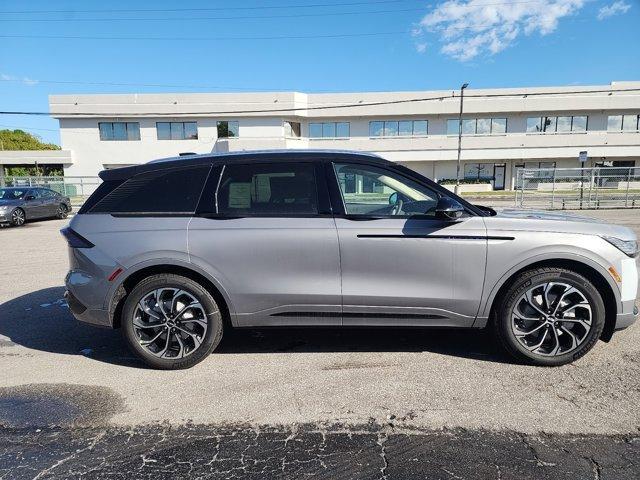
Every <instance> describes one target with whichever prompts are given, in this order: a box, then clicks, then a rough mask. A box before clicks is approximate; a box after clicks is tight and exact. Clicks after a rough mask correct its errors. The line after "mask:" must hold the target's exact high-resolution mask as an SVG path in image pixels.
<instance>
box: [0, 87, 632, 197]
mask: <svg viewBox="0 0 640 480" xmlns="http://www.w3.org/2000/svg"><path fill="white" fill-rule="evenodd" d="M49 103H50V111H51V112H52V113H51V115H52V116H53V117H55V118H57V119H59V121H60V137H61V142H62V149H63V151H64V152H66V153H65V154H64V155H62V154H59V155H61V157H60V158H62V159H63V160H64V170H65V175H68V176H94V175H97V173H98V172H99V171H100V170H102V169H109V168H116V167H119V166H125V165H134V164H138V163H144V162H148V161H150V160H153V159H157V158H162V157H170V156H175V155H178V154H179V153H182V152H194V153H208V152H227V151H240V150H254V149H260V150H263V149H271V148H298V149H300V148H302V149H305V148H314V149H343V150H357V151H368V152H373V153H376V154H378V155H380V156H382V157H384V158H386V159H388V160H391V161H394V162H399V163H401V164H403V165H406V166H407V167H409V168H412V169H414V170H417V171H419V172H420V173H422V174H424V175H426V176H427V177H429V178H432V179H434V180H443V179H452V178H455V176H456V163H457V148H458V115H459V109H460V97H459V91H423V92H371V93H368V92H363V93H322V94H305V93H299V92H276V93H270V92H267V93H175V94H174V93H166V94H109V95H52V96H50V97H49ZM639 114H640V82H612V83H611V84H610V85H605V86H589V87H544V88H505V89H483V90H476V89H467V90H466V91H465V97H464V111H463V122H462V132H463V137H462V152H461V159H462V169H461V173H462V175H463V176H464V178H465V179H469V180H473V179H478V180H484V181H490V182H491V183H492V185H493V188H494V189H496V190H500V189H511V188H513V185H514V178H515V171H516V169H517V168H518V167H525V166H526V167H579V166H580V164H579V162H578V155H579V152H581V151H587V152H588V156H589V162H588V163H587V166H595V165H599V164H604V165H612V166H636V165H638V166H640V162H639V160H640V133H639V128H640V127H639V124H638V121H639V118H638V116H639ZM0 163H2V159H1V158H0Z"/></svg>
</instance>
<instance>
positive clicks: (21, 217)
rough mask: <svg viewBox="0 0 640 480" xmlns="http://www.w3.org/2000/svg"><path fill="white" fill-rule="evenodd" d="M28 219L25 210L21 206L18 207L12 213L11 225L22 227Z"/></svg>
mask: <svg viewBox="0 0 640 480" xmlns="http://www.w3.org/2000/svg"><path fill="white" fill-rule="evenodd" d="M26 220H27V216H26V215H25V213H24V210H22V209H21V208H16V209H15V210H14V211H13V212H12V213H11V225H13V226H14V227H21V226H22V225H24V222H25V221H26Z"/></svg>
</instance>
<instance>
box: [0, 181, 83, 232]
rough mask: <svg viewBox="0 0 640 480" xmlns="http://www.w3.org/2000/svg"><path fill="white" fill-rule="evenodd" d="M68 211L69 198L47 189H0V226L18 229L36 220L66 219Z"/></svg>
mask: <svg viewBox="0 0 640 480" xmlns="http://www.w3.org/2000/svg"><path fill="white" fill-rule="evenodd" d="M70 211H71V201H70V200H69V197H65V196H64V195H61V194H59V193H58V192H56V191H54V190H51V189H49V188H40V187H10V188H0V224H11V225H14V226H16V227H19V226H21V225H24V223H25V222H26V221H28V220H34V219H37V218H52V217H57V218H66V216H67V215H68V214H69V212H70Z"/></svg>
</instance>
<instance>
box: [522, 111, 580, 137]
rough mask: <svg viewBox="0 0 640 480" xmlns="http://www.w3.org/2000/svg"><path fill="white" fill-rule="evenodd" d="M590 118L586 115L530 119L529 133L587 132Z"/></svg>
mask: <svg viewBox="0 0 640 480" xmlns="http://www.w3.org/2000/svg"><path fill="white" fill-rule="evenodd" d="M588 120H589V117H587V116H586V115H576V116H569V115H567V116H560V117H529V118H527V133H569V132H586V131H587V124H588Z"/></svg>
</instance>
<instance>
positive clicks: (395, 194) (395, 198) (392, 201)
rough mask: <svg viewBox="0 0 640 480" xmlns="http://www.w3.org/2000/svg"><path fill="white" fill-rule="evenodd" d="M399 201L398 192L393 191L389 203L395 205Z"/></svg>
mask: <svg viewBox="0 0 640 480" xmlns="http://www.w3.org/2000/svg"><path fill="white" fill-rule="evenodd" d="M396 203H398V192H393V193H392V194H391V195H389V205H395V204H396Z"/></svg>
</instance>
